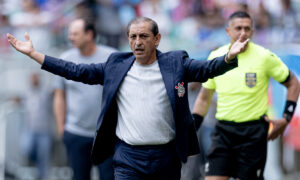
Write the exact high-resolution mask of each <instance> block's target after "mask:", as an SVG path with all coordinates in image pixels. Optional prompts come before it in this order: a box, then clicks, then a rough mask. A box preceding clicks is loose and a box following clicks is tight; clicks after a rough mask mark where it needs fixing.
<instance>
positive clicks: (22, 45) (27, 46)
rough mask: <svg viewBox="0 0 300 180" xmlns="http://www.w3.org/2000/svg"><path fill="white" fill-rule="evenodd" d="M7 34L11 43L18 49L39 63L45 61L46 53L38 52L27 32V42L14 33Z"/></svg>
mask: <svg viewBox="0 0 300 180" xmlns="http://www.w3.org/2000/svg"><path fill="white" fill-rule="evenodd" d="M6 36H7V39H8V42H9V43H10V45H11V46H12V47H14V48H15V49H16V50H17V51H19V52H21V53H23V54H25V55H27V56H29V57H30V58H32V59H34V60H35V61H36V62H38V63H39V64H43V63H44V59H45V55H44V54H42V53H40V52H37V51H36V50H35V49H34V48H33V44H32V41H31V40H30V37H29V35H28V34H27V33H25V39H26V41H25V42H22V41H20V40H18V39H17V38H15V37H14V36H13V35H11V34H9V33H7V34H6Z"/></svg>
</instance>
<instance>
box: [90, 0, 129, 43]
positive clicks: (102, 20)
mask: <svg viewBox="0 0 300 180" xmlns="http://www.w3.org/2000/svg"><path fill="white" fill-rule="evenodd" d="M115 3H116V2H114V1H111V0H97V6H96V7H97V19H96V21H95V22H96V30H97V32H99V34H100V35H101V37H100V42H102V43H104V44H106V45H108V46H111V47H114V48H119V47H120V38H121V35H122V33H123V30H124V27H123V26H122V23H121V19H120V17H119V14H118V9H117V6H116V5H115ZM108 19H109V21H108Z"/></svg>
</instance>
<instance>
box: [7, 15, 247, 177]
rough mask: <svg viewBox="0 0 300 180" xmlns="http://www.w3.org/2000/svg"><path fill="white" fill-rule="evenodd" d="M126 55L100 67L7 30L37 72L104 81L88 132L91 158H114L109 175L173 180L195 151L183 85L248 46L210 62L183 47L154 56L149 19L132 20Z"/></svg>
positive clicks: (223, 66)
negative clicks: (47, 50)
mask: <svg viewBox="0 0 300 180" xmlns="http://www.w3.org/2000/svg"><path fill="white" fill-rule="evenodd" d="M127 29H128V33H127V35H128V40H129V45H130V47H131V50H132V52H128V53H113V54H111V56H110V57H109V58H108V60H107V62H105V63H100V64H91V65H86V64H78V65H76V64H74V63H71V62H66V61H63V60H60V59H56V58H53V57H50V56H45V55H44V54H41V53H39V52H37V51H36V50H35V49H34V48H33V45H32V43H31V41H30V38H29V36H28V34H25V38H26V42H21V41H19V40H17V39H16V38H14V37H13V36H12V35H10V34H8V35H7V37H8V41H9V42H10V43H11V45H12V46H13V47H14V48H16V49H17V50H18V51H20V52H22V53H24V54H26V55H27V56H29V57H31V58H32V59H34V60H35V61H37V62H38V63H40V64H41V65H42V69H44V70H47V71H49V72H52V73H54V74H57V75H60V76H63V77H65V78H67V79H72V80H74V81H80V82H83V83H87V84H101V85H103V95H102V96H103V97H102V110H101V113H100V116H99V119H98V124H97V131H96V134H95V137H94V145H93V150H92V161H93V162H94V163H95V164H99V163H101V162H103V161H104V160H105V159H107V158H108V157H110V156H113V161H114V176H115V179H116V180H125V179H126V180H127V179H130V180H148V179H149V180H150V179H156V180H160V179H161V180H168V179H170V180H176V179H180V169H181V161H182V162H186V160H187V156H189V155H193V154H197V153H199V148H198V140H197V136H196V132H195V126H194V121H193V118H192V116H191V113H190V110H189V106H188V98H187V83H188V82H192V81H198V82H204V81H206V80H207V79H208V78H213V77H215V76H217V75H221V74H223V73H225V72H226V71H228V70H230V69H233V68H234V67H236V66H237V59H236V55H237V54H238V53H240V52H242V51H244V49H245V48H246V46H247V43H248V40H246V41H244V42H242V40H241V39H239V40H238V41H237V42H235V43H234V44H233V45H232V46H231V49H230V51H229V52H228V53H227V54H226V55H224V56H221V57H218V58H216V59H215V60H212V61H197V60H193V59H190V58H189V57H188V54H187V53H186V52H185V51H172V52H167V53H161V52H160V51H158V50H157V49H156V48H157V46H158V45H159V42H160V38H161V35H160V34H159V31H158V27H157V24H156V22H154V21H153V20H151V19H149V18H145V17H139V18H136V19H134V20H132V21H131V22H130V23H129V25H128V28H127Z"/></svg>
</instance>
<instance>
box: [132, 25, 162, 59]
mask: <svg viewBox="0 0 300 180" xmlns="http://www.w3.org/2000/svg"><path fill="white" fill-rule="evenodd" d="M150 27H151V23H150V22H139V23H135V24H131V26H130V28H129V34H128V40H129V45H130V48H131V50H132V52H133V54H134V56H135V58H136V60H137V61H138V62H140V63H142V64H149V63H150V62H153V61H154V60H156V46H158V44H159V41H160V37H161V36H160V34H157V35H156V36H154V34H153V33H152V32H151V30H150Z"/></svg>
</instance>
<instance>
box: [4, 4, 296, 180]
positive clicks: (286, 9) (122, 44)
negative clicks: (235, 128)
mask: <svg viewBox="0 0 300 180" xmlns="http://www.w3.org/2000/svg"><path fill="white" fill-rule="evenodd" d="M236 10H245V11H248V12H249V13H250V14H251V16H252V17H253V18H254V26H255V34H254V36H253V38H252V41H254V42H255V43H258V44H261V45H263V46H265V47H267V48H269V49H271V50H272V51H273V52H275V53H276V54H277V55H278V56H280V57H281V58H282V59H283V60H284V62H285V63H286V64H287V65H288V66H289V67H290V68H291V69H292V70H293V72H294V73H295V74H296V75H297V77H298V79H299V76H300V28H299V27H300V0H226V1H224V0H86V1H80V0H0V33H1V34H0V180H2V179H28V180H30V179H35V176H36V168H35V167H33V166H32V165H31V164H30V162H27V161H26V158H24V157H23V156H22V153H21V149H20V144H21V143H22V142H21V141H22V138H21V137H22V133H23V131H24V113H25V112H24V103H23V96H24V93H25V92H26V91H28V89H29V76H30V74H32V73H35V72H39V73H40V76H41V78H42V83H43V86H46V87H48V88H49V89H51V80H52V78H53V75H50V74H48V73H45V72H42V71H40V66H39V65H37V64H35V63H34V62H32V61H30V60H29V59H28V58H26V57H25V56H23V55H22V54H20V53H17V52H15V51H14V50H12V49H11V48H10V47H9V44H8V42H7V40H6V33H11V34H13V35H15V36H16V37H18V38H20V39H22V40H23V39H24V33H25V32H28V33H29V35H30V36H31V39H32V40H33V42H34V45H35V48H37V49H38V50H40V51H41V52H43V53H46V54H48V55H53V56H56V57H58V56H59V55H60V54H61V53H62V52H63V51H64V50H66V49H68V48H70V47H71V45H70V43H69V42H68V35H67V33H68V24H69V22H70V21H71V20H72V19H74V18H76V17H82V16H86V17H88V18H90V19H91V20H93V21H94V22H95V24H96V27H97V32H98V35H99V36H98V39H97V42H98V43H103V44H106V45H110V46H113V47H115V48H118V49H119V50H120V51H129V50H130V49H129V46H128V42H127V37H126V25H127V23H128V22H129V21H130V20H131V19H132V18H133V17H136V16H147V17H150V18H152V19H154V20H155V21H157V23H158V25H159V28H160V32H161V33H162V42H161V44H160V46H159V49H160V50H162V51H169V50H177V49H184V50H186V51H187V52H188V53H189V55H190V56H191V57H193V58H195V59H205V58H206V57H207V56H208V53H209V52H210V51H211V50H212V49H214V48H216V47H218V46H220V45H223V44H225V43H228V42H229V38H228V36H227V35H226V32H225V27H226V24H225V22H226V19H227V17H228V16H229V15H230V14H231V13H232V12H234V11H236ZM285 93H286V92H285V90H284V89H283V88H282V87H281V86H280V85H279V84H278V83H276V82H273V81H272V83H271V86H270V107H271V108H270V109H271V111H272V115H273V116H274V118H280V117H281V114H282V108H283V105H284V101H285ZM274 97H276V98H274ZM298 104H299V103H298ZM299 107H300V106H298V108H297V112H296V115H295V117H294V119H293V121H292V123H291V125H290V126H289V128H288V129H287V131H286V132H285V135H284V137H283V138H281V139H279V140H276V141H274V142H270V143H269V151H270V152H269V154H268V161H267V169H266V172H265V177H266V179H267V180H277V179H278V180H285V179H290V180H299V179H300V174H299V171H300V156H299V155H300V108H299ZM41 108H42V107H41ZM52 120H53V121H52V125H51V126H49V129H50V130H51V132H52V133H51V135H52V137H53V138H52V139H53V147H52V149H51V161H50V162H49V163H50V169H49V176H48V179H71V176H72V171H71V170H70V169H69V168H68V166H67V164H66V157H65V152H64V147H63V145H62V142H61V140H60V139H59V138H58V136H57V133H56V128H55V120H54V119H53V118H52ZM93 177H95V178H96V177H97V174H96V173H94V176H93Z"/></svg>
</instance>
